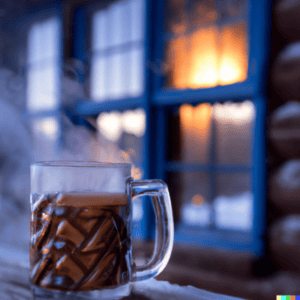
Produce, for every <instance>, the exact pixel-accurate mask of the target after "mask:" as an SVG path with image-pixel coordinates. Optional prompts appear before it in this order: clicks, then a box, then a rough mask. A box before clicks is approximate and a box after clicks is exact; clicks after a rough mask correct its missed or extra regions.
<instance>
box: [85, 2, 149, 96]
mask: <svg viewBox="0 0 300 300" xmlns="http://www.w3.org/2000/svg"><path fill="white" fill-rule="evenodd" d="M144 28H145V1H144V0H123V1H117V2H113V3H112V4H110V5H109V6H108V7H106V8H105V9H101V10H98V11H97V12H95V13H94V14H93V16H92V28H91V29H92V37H91V52H92V56H91V61H90V67H91V72H90V96H91V98H92V99H93V100H94V101H105V100H116V99H120V98H127V97H137V96H140V95H141V94H142V92H143V89H144Z"/></svg>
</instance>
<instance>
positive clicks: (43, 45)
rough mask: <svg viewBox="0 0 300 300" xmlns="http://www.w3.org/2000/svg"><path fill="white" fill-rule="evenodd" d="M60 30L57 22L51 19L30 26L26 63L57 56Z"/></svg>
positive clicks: (55, 19)
mask: <svg viewBox="0 0 300 300" xmlns="http://www.w3.org/2000/svg"><path fill="white" fill-rule="evenodd" d="M59 42H60V28H59V20H58V19H57V18H51V19H48V20H46V21H42V22H37V23H35V24H33V25H32V27H31V28H30V30H29V34H28V62H29V63H30V64H31V63H36V62H38V61H40V60H43V59H47V58H50V57H54V56H58V55H59Z"/></svg>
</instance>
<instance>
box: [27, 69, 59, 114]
mask: <svg viewBox="0 0 300 300" xmlns="http://www.w3.org/2000/svg"><path fill="white" fill-rule="evenodd" d="M27 78H28V89H27V106H28V109H29V110H30V111H37V110H47V109H55V108H56V107H57V105H58V78H59V70H58V66H55V65H54V63H53V64H50V65H47V66H45V67H43V68H42V67H40V68H37V67H35V68H30V69H29V71H28V77H27Z"/></svg>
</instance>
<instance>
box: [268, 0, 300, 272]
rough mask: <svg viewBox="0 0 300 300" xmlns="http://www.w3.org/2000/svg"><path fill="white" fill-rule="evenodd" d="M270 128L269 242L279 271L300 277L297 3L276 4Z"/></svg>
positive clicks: (299, 34) (299, 27) (284, 0)
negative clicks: (299, 275)
mask: <svg viewBox="0 0 300 300" xmlns="http://www.w3.org/2000/svg"><path fill="white" fill-rule="evenodd" d="M274 25H275V26H273V27H274V28H273V33H272V42H271V69H270V81H269V123H268V131H267V134H268V155H269V157H268V161H269V181H268V236H269V240H268V241H269V251H270V255H271V259H272V261H273V263H274V264H275V266H276V269H277V270H278V269H279V270H285V271H287V272H291V273H297V274H300V1H299V0H281V1H277V2H276V3H275V9H274Z"/></svg>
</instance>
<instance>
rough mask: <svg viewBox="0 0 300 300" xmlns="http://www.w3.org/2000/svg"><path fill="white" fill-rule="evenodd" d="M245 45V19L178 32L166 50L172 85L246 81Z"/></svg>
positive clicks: (206, 86) (201, 84) (192, 85)
mask: <svg viewBox="0 0 300 300" xmlns="http://www.w3.org/2000/svg"><path fill="white" fill-rule="evenodd" d="M247 47H248V44H247V31H246V25H245V24H244V23H240V24H235V25H233V26H227V27H223V28H221V29H220V28H218V27H217V26H211V27H208V28H201V29H199V30H197V31H196V32H194V33H191V34H190V35H188V36H179V37H178V38H176V39H174V40H172V41H171V42H170V43H169V45H168V50H167V62H168V63H169V69H170V81H171V85H172V86H174V87H176V88H180V89H186V88H192V89H198V88H210V87H215V86H217V85H229V84H233V83H237V82H242V81H245V80H246V78H247V69H248V55H247Z"/></svg>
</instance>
